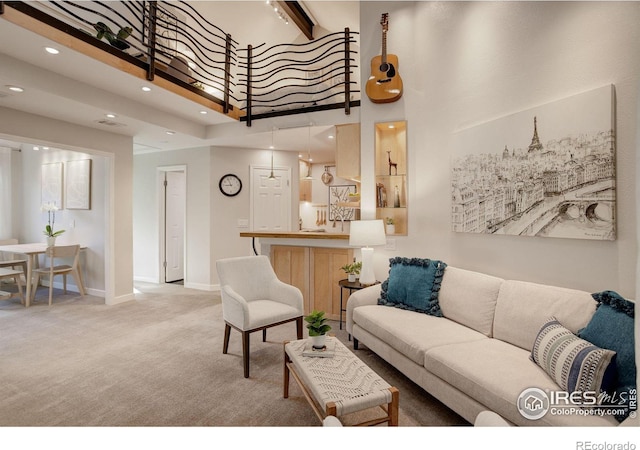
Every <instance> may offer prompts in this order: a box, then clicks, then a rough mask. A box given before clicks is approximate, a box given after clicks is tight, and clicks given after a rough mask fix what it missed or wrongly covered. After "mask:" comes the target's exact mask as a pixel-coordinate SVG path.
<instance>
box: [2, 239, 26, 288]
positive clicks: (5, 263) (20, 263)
mask: <svg viewBox="0 0 640 450" xmlns="http://www.w3.org/2000/svg"><path fill="white" fill-rule="evenodd" d="M17 243H18V240H17V239H0V245H15V244H17ZM0 267H11V268H12V269H15V268H16V267H20V268H21V269H22V273H23V274H24V278H25V280H26V278H27V260H26V259H19V258H16V256H15V255H14V254H12V255H10V256H9V257H8V258H5V255H4V254H0Z"/></svg>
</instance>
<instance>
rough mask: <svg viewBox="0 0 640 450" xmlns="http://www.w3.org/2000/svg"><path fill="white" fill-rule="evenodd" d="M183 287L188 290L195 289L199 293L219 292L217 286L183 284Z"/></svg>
mask: <svg viewBox="0 0 640 450" xmlns="http://www.w3.org/2000/svg"><path fill="white" fill-rule="evenodd" d="M184 287H186V288H189V289H197V290H199V291H210V292H212V291H219V290H220V285H219V284H201V283H188V282H185V283H184Z"/></svg>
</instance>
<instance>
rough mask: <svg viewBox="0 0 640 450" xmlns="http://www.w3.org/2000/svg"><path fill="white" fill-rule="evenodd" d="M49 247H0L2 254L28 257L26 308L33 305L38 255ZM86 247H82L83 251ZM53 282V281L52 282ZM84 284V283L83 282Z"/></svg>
mask: <svg viewBox="0 0 640 450" xmlns="http://www.w3.org/2000/svg"><path fill="white" fill-rule="evenodd" d="M47 247H48V245H47V244H46V243H44V242H34V243H31V244H10V245H0V253H15V254H19V255H25V256H26V257H27V273H26V274H25V278H26V282H25V284H26V288H25V290H26V292H25V297H26V300H25V307H26V308H28V307H29V306H30V305H31V290H32V288H33V286H32V285H31V282H32V280H33V269H34V268H35V267H37V266H38V255H43V254H44V253H45V252H46V251H47ZM83 248H85V247H82V246H81V247H80V249H83ZM79 272H80V278H82V270H79ZM50 282H51V281H50ZM83 284H84V282H83Z"/></svg>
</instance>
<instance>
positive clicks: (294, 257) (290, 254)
mask: <svg viewBox="0 0 640 450" xmlns="http://www.w3.org/2000/svg"><path fill="white" fill-rule="evenodd" d="M351 261H353V249H351V248H329V247H300V246H289V245H272V246H271V264H272V265H273V268H274V271H275V272H276V275H277V276H278V279H279V280H281V281H283V282H285V283H287V284H291V285H293V286H296V287H297V288H298V289H300V291H302V296H303V298H304V313H305V314H309V313H310V312H311V311H313V310H318V311H324V312H325V314H326V316H327V317H328V318H329V319H332V320H339V318H340V286H339V285H338V282H339V281H340V280H342V279H343V278H346V274H345V273H344V272H343V271H342V270H341V269H340V267H342V266H344V265H345V264H347V263H349V262H351Z"/></svg>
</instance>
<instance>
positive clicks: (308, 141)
mask: <svg viewBox="0 0 640 450" xmlns="http://www.w3.org/2000/svg"><path fill="white" fill-rule="evenodd" d="M311 161H313V160H312V159H311V124H309V127H307V176H306V177H304V179H305V180H313V177H312V176H311Z"/></svg>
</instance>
